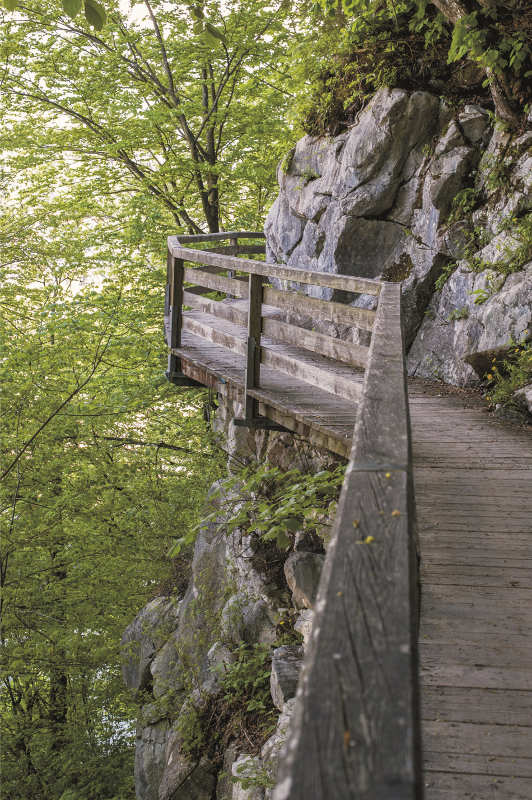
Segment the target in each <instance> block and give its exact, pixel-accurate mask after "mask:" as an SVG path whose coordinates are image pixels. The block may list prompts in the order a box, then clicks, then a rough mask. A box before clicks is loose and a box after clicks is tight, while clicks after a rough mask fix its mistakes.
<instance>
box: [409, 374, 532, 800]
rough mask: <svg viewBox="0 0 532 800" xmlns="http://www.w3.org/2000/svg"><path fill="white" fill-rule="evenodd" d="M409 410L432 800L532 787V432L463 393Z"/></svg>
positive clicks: (414, 387)
mask: <svg viewBox="0 0 532 800" xmlns="http://www.w3.org/2000/svg"><path fill="white" fill-rule="evenodd" d="M410 384H411V400H410V408H411V414H412V436H413V453H414V468H415V471H414V475H415V484H416V498H417V501H418V503H417V512H418V528H419V536H420V545H421V573H420V574H421V624H420V641H419V652H420V670H421V703H422V718H423V747H424V769H425V795H426V798H427V800H442V799H443V798H449V799H450V800H459V799H460V800H466V798H470V797H471V798H478V800H485V799H486V798H490V797H494V798H495V797H496V798H498V800H518V798H523V800H524V798H525V797H526V798H528V797H532V681H531V675H532V644H531V640H530V631H531V630H532V437H531V435H530V430H527V429H526V428H523V427H518V426H508V425H503V424H501V423H500V422H498V421H497V420H495V419H493V417H492V416H491V415H489V414H487V413H486V412H485V411H484V410H483V409H482V408H481V407H479V406H478V405H477V407H474V404H473V407H472V408H471V407H469V408H464V405H463V404H464V399H461V398H460V397H459V396H458V397H457V396H454V397H453V396H445V395H443V396H441V397H434V396H430V395H429V396H426V395H425V396H423V392H424V385H423V384H422V383H421V382H419V381H417V382H416V381H411V382H410Z"/></svg>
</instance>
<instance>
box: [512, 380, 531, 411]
mask: <svg viewBox="0 0 532 800" xmlns="http://www.w3.org/2000/svg"><path fill="white" fill-rule="evenodd" d="M514 402H515V404H516V405H518V406H519V407H520V408H522V409H523V410H524V411H526V412H527V414H529V415H530V416H532V383H529V384H528V386H523V388H522V389H518V390H517V391H516V392H514Z"/></svg>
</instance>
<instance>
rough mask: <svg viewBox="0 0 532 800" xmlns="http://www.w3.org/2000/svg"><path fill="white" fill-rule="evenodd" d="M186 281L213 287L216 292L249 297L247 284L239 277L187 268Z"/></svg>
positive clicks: (209, 287)
mask: <svg viewBox="0 0 532 800" xmlns="http://www.w3.org/2000/svg"><path fill="white" fill-rule="evenodd" d="M185 281H187V282H188V283H197V284H199V285H200V286H205V287H206V288H207V289H213V290H214V291H216V292H225V293H226V294H229V295H235V296H236V297H247V296H248V288H247V285H246V284H245V283H244V282H243V281H241V280H238V278H226V277H224V276H223V275H215V274H212V273H210V272H205V270H202V269H191V268H189V267H186V268H185Z"/></svg>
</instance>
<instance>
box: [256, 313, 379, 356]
mask: <svg viewBox="0 0 532 800" xmlns="http://www.w3.org/2000/svg"><path fill="white" fill-rule="evenodd" d="M262 330H263V332H264V333H265V334H266V335H267V336H270V337H271V338H272V339H278V340H279V341H281V342H286V343H287V344H295V345H298V346H299V347H304V348H305V349H306V350H311V351H312V352H314V353H321V355H324V356H328V357H329V358H334V359H336V360H337V361H343V362H344V363H346V364H352V365H353V366H355V367H365V366H366V364H367V363H368V353H369V348H368V347H364V346H363V345H359V344H353V343H352V342H343V341H342V340H341V339H335V338H333V337H332V336H324V335H323V334H321V333H315V332H314V331H308V330H306V329H305V328H300V327H298V326H296V325H288V324H286V323H285V322H280V321H279V320H276V319H269V318H267V317H266V318H264V319H263V321H262Z"/></svg>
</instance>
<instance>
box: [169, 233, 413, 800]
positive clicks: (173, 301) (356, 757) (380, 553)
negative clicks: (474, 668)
mask: <svg viewBox="0 0 532 800" xmlns="http://www.w3.org/2000/svg"><path fill="white" fill-rule="evenodd" d="M258 236H259V234H243V233H231V234H215V235H212V234H211V235H209V236H206V237H202V238H199V237H180V239H179V240H178V239H177V238H176V237H170V239H169V260H168V264H169V290H168V294H167V299H168V300H169V302H168V304H167V312H168V314H167V335H168V343H169V345H170V346H171V347H174V348H179V342H180V331H181V330H182V329H185V330H186V329H187V322H186V315H185V317H183V315H182V312H181V307H182V304H183V303H184V304H185V305H187V306H189V307H191V308H195V309H201V310H205V311H208V312H213V313H215V315H217V316H219V317H220V319H227V320H229V321H234V322H237V323H238V324H240V325H242V324H247V334H248V335H247V342H245V344H243V343H242V342H241V343H240V347H241V350H240V352H241V354H242V355H245V357H246V374H245V414H244V420H243V422H244V424H248V425H250V426H254V425H257V426H259V425H261V422H263V420H262V421H261V418H260V417H259V415H258V410H257V397H258V396H260V393H257V391H256V389H257V387H259V388H260V367H261V364H266V365H268V366H269V367H272V368H280V369H281V370H284V371H287V372H290V373H291V374H296V375H299V376H300V377H302V378H303V379H304V380H309V381H311V382H312V380H313V379H317V378H319V380H321V381H323V380H324V377H323V371H322V370H321V371H320V370H318V372H316V371H314V372H313V368H312V363H310V364H308V363H306V364H301V363H299V364H298V363H297V359H292V360H291V357H290V355H286V354H285V355H282V354H281V355H279V353H275V352H274V351H271V350H269V349H268V346H267V345H266V346H265V343H264V336H265V335H269V336H273V337H278V338H279V339H280V340H281V341H283V342H286V343H287V344H289V345H299V346H300V347H303V348H305V349H307V350H311V351H313V352H315V353H318V354H321V355H325V356H327V357H329V358H334V359H336V360H339V361H343V362H344V363H347V364H351V365H355V366H360V367H364V368H365V376H364V381H363V383H362V384H356V386H357V388H356V390H353V389H352V387H347V386H345V385H341V381H340V382H339V383H338V381H336V383H335V385H334V386H331V387H329V391H331V392H333V393H338V396H342V397H351V398H352V399H353V402H357V403H358V413H357V421H356V425H355V430H354V435H353V440H352V448H351V454H350V458H349V464H348V468H347V472H346V476H345V480H344V485H343V488H342V492H341V497H340V501H339V506H338V511H337V515H336V520H335V525H334V532H333V537H332V540H331V542H330V544H329V546H328V550H327V556H326V561H325V566H324V568H323V573H322V576H321V581H320V588H319V592H318V598H317V601H316V604H315V616H314V623H313V631H312V636H311V641H310V643H309V647H308V652H307V654H306V657H305V665H304V668H303V671H302V675H301V678H300V683H299V688H298V694H297V700H296V710H295V713H294V716H293V719H292V723H291V729H290V732H289V735H288V737H287V746H286V751H285V754H284V757H283V759H282V760H281V765H280V769H279V777H278V783H277V787H276V789H275V794H274V797H275V800H348V799H349V800H351V799H352V798H353V799H355V800H420V798H421V797H422V779H421V766H420V764H421V758H420V734H419V711H418V688H417V685H418V683H417V680H418V679H417V648H416V641H417V548H416V538H415V528H414V516H415V512H414V508H415V506H414V495H413V484H412V462H411V454H410V424H409V415H408V400H407V391H406V378H405V362H404V354H403V337H402V329H401V288H400V285H399V284H392V283H385V282H380V281H372V280H368V279H361V278H356V277H349V276H341V275H330V274H324V273H318V272H313V271H307V270H299V269H297V270H296V269H291V268H288V267H284V266H279V265H272V264H265V263H263V262H258V261H251V260H245V259H241V258H237V257H235V256H234V255H233V254H231V255H227V254H226V253H227V250H224V251H223V253H220V252H213V251H210V252H208V251H199V250H189V249H187V248H185V247H184V246H183V245H184V244H186V243H197V242H200V241H211V242H212V241H217V240H218V239H223V238H229V239H230V240H232V243H231V245H230V246H231V247H233V248H235V252H242V251H241V250H239V247H240V245H238V239H240V238H245V237H247V238H251V237H258ZM242 249H244V248H242ZM253 252H254V253H256V252H257V250H254V251H253ZM185 260H186V261H189V262H193V263H195V264H200V265H203V267H205V266H206V267H207V269H204V268H203V269H201V268H200V269H190V268H185V266H184V261H185ZM228 273H231V277H229V275H228ZM243 275H245V276H246V277H243ZM273 278H275V279H277V280H278V281H294V282H297V283H298V284H313V285H317V286H326V287H329V288H332V289H338V290H341V291H348V292H355V293H361V292H362V293H365V294H373V295H377V296H378V304H377V310H376V312H374V311H369V310H367V309H361V308H354V307H352V306H348V305H345V304H341V303H336V302H332V301H325V300H318V299H316V298H311V297H308V296H307V295H304V294H302V293H300V292H295V291H289V290H280V289H278V288H274V287H272V286H269V285H267V284H266V281H267V280H269V279H273ZM184 281H186V282H189V283H193V284H194V285H195V286H194V287H192V288H184V286H183V284H184ZM196 284H198V285H200V286H203V287H207V288H208V289H210V290H212V291H217V292H223V293H225V294H226V295H228V296H231V297H234V298H240V300H237V301H235V303H221V302H219V301H217V300H215V299H212V298H204V297H202V296H201V294H199V293H198V290H197V287H196ZM243 302H246V309H245V310H244V309H243V308H242V303H243ZM271 306H273V307H275V308H276V309H281V310H284V311H288V312H297V314H302V313H309V314H311V315H317V316H318V317H319V318H320V319H325V320H333V321H337V322H342V323H345V324H348V325H357V326H359V327H362V328H363V329H365V330H367V331H371V343H370V346H369V348H366V347H363V346H361V345H353V344H350V343H347V342H343V341H341V340H339V339H336V338H334V337H331V336H325V335H324V334H322V333H316V332H314V331H309V330H306V329H303V328H300V327H298V326H297V325H295V324H292V320H291V321H290V322H289V323H287V322H283V321H279V319H275V318H273V317H272V316H271V315H268V313H266V308H267V307H268V308H269V307H271ZM192 330H194V325H192ZM223 335H224V334H223V332H222V333H221V336H223ZM210 336H214V338H215V334H213V333H212V332H211V333H210ZM232 344H235V343H234V342H233V343H232ZM226 346H231V343H228V342H226ZM283 358H284V359H285V361H284V362H283ZM279 359H280V360H279ZM172 369H173V370H174V373H177V375H178V377H179V375H180V373H179V368H178V364H177V359H176V362H174V363H173V366H172ZM318 373H319V374H318ZM181 377H182V378H183V379H186V376H184V375H183V376H181ZM265 424H266V425H267V423H265Z"/></svg>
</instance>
